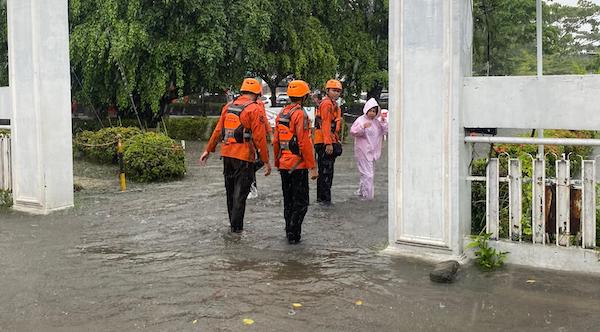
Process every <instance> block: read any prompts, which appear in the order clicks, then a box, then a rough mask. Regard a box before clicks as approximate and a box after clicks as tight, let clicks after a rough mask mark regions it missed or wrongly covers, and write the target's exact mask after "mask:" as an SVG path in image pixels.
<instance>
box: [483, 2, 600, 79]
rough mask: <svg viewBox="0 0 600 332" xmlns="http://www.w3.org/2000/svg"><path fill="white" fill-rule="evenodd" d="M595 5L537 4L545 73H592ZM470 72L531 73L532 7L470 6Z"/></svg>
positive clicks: (533, 42)
mask: <svg viewBox="0 0 600 332" xmlns="http://www.w3.org/2000/svg"><path fill="white" fill-rule="evenodd" d="M599 8H600V7H599V6H597V5H595V4H593V3H592V2H590V1H586V0H579V1H578V4H577V6H564V5H561V4H558V3H543V9H542V10H543V35H542V36H543V52H544V73H545V74H573V73H585V72H594V70H593V68H589V64H590V63H591V60H590V57H589V56H587V55H588V54H593V53H595V52H596V50H597V48H598V41H599V37H600V34H599V26H600V24H599V22H598V18H599V17H600V15H599V14H600V10H599ZM473 17H474V34H473V35H474V36H473V73H474V74H475V75H534V74H535V73H536V67H537V66H536V22H535V17H536V8H535V1H530V0H475V1H474V3H473Z"/></svg>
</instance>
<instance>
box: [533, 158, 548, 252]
mask: <svg viewBox="0 0 600 332" xmlns="http://www.w3.org/2000/svg"><path fill="white" fill-rule="evenodd" d="M532 182H533V189H532V190H533V193H532V195H531V208H532V212H531V219H532V220H531V231H532V233H533V243H541V244H545V243H546V241H545V239H546V160H545V159H544V158H543V157H541V158H536V159H534V160H533V181H532Z"/></svg>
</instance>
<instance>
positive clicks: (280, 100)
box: [275, 93, 290, 105]
mask: <svg viewBox="0 0 600 332" xmlns="http://www.w3.org/2000/svg"><path fill="white" fill-rule="evenodd" d="M275 102H276V103H277V104H278V105H285V104H288V103H289V102H290V97H289V96H288V95H287V93H281V94H279V95H278V96H277V99H276V100H275Z"/></svg>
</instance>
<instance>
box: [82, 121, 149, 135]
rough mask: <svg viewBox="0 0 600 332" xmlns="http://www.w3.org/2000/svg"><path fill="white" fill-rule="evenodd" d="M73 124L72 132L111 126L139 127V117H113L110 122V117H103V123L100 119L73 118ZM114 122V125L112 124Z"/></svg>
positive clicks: (96, 129)
mask: <svg viewBox="0 0 600 332" xmlns="http://www.w3.org/2000/svg"><path fill="white" fill-rule="evenodd" d="M71 124H72V127H71V128H72V132H73V134H76V133H79V132H82V131H98V130H100V129H103V128H111V127H138V128H139V126H140V125H139V123H138V120H137V119H120V120H119V119H112V120H111V122H110V123H109V121H108V119H103V120H102V123H100V122H99V121H98V119H83V118H73V119H71ZM111 124H112V126H111Z"/></svg>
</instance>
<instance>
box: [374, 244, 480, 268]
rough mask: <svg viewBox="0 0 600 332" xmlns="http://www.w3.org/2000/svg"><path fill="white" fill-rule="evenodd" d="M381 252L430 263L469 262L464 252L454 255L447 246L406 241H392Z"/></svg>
mask: <svg viewBox="0 0 600 332" xmlns="http://www.w3.org/2000/svg"><path fill="white" fill-rule="evenodd" d="M381 253H382V254H383V255H390V256H403V257H410V258H416V259H419V260H423V261H426V262H431V263H439V262H443V261H448V260H455V261H457V262H458V263H460V265H465V264H467V263H468V262H469V258H468V257H467V256H466V255H465V254H460V255H456V254H455V253H453V252H452V251H451V250H450V249H447V248H441V247H433V246H423V245H416V244H408V243H406V242H395V243H392V244H390V245H389V246H388V247H387V248H386V249H384V250H383V251H382V252H381Z"/></svg>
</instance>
